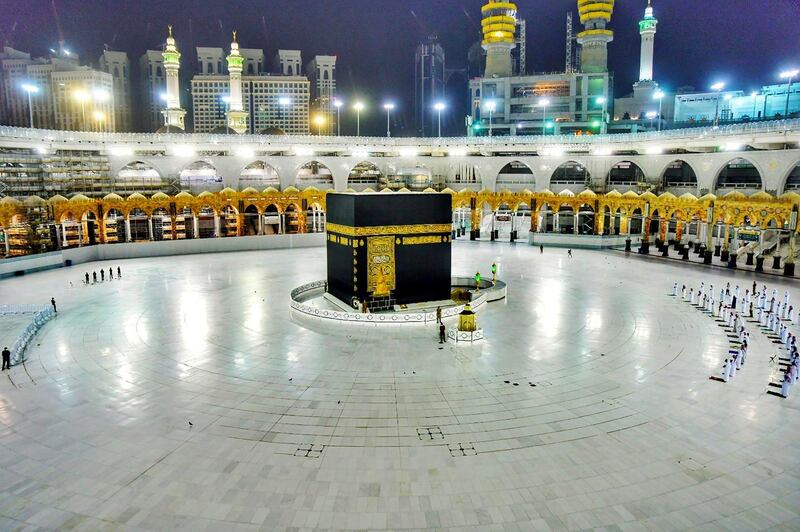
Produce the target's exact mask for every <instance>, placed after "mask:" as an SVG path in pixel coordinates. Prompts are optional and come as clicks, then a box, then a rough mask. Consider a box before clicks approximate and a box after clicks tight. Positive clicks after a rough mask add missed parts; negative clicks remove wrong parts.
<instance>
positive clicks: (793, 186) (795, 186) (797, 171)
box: [781, 161, 800, 193]
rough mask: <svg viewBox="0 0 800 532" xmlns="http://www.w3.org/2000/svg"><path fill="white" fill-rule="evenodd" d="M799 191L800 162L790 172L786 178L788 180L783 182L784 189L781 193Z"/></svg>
mask: <svg viewBox="0 0 800 532" xmlns="http://www.w3.org/2000/svg"><path fill="white" fill-rule="evenodd" d="M798 190H800V161H798V163H797V164H795V165H794V166H793V167H792V169H791V170H789V174H788V175H787V176H786V179H784V180H783V189H782V192H781V193H784V192H790V191H795V192H796V191H798Z"/></svg>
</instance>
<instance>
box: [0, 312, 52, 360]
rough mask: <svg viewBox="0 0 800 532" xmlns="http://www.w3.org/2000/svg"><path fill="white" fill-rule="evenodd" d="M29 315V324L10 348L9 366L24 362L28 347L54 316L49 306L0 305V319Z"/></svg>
mask: <svg viewBox="0 0 800 532" xmlns="http://www.w3.org/2000/svg"><path fill="white" fill-rule="evenodd" d="M20 314H21V315H28V314H30V315H31V318H32V319H31V322H30V323H29V324H28V326H27V327H25V330H23V331H22V333H20V335H19V336H18V337H17V339H16V340H15V341H14V343H13V345H12V346H11V364H12V365H13V364H19V363H21V362H24V361H25V352H26V350H27V349H28V346H29V345H30V343H31V340H33V337H34V336H36V333H38V332H39V329H41V328H42V327H43V326H44V324H45V323H47V322H48V321H50V319H51V318H52V317H53V316H54V315H55V312H54V311H53V308H52V307H51V306H40V305H0V317H1V316H6V315H20Z"/></svg>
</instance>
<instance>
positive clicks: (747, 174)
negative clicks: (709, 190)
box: [714, 157, 764, 194]
mask: <svg viewBox="0 0 800 532" xmlns="http://www.w3.org/2000/svg"><path fill="white" fill-rule="evenodd" d="M763 187H764V177H763V174H762V173H761V171H760V170H759V169H758V167H757V166H756V165H755V163H754V162H753V161H751V160H750V159H747V158H745V157H736V158H733V159H731V160H730V161H728V162H727V163H725V164H724V165H723V166H722V168H721V169H720V171H719V172H717V175H716V177H715V179H714V193H715V194H717V192H718V191H722V192H725V191H730V190H735V189H751V190H763Z"/></svg>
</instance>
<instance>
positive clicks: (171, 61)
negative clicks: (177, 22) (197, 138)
mask: <svg viewBox="0 0 800 532" xmlns="http://www.w3.org/2000/svg"><path fill="white" fill-rule="evenodd" d="M168 30H169V35H168V36H167V45H166V46H165V47H164V53H163V54H162V56H163V57H164V70H165V71H166V78H167V83H166V86H167V90H166V102H165V106H164V110H163V111H162V114H163V115H164V131H167V132H168V131H170V130H179V131H183V130H184V129H185V128H186V126H185V123H184V117H185V116H186V111H184V110H183V108H182V107H181V88H180V77H179V73H180V68H181V53H180V52H179V51H178V47H177V45H176V44H175V37H173V36H172V26H169V28H168Z"/></svg>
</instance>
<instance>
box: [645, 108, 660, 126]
mask: <svg viewBox="0 0 800 532" xmlns="http://www.w3.org/2000/svg"><path fill="white" fill-rule="evenodd" d="M645 116H646V117H647V118H648V119H649V120H650V129H653V120H655V118H656V116H658V114H657V113H656V112H655V111H648V112H647V114H646V115H645Z"/></svg>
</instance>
